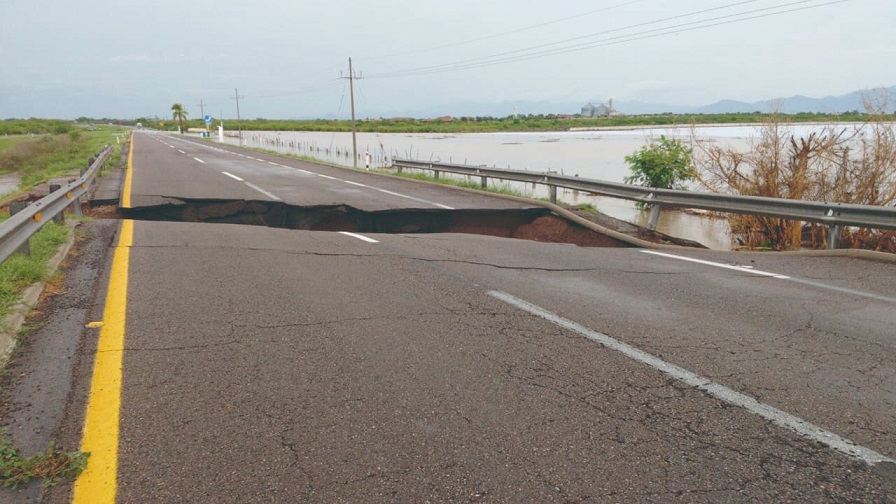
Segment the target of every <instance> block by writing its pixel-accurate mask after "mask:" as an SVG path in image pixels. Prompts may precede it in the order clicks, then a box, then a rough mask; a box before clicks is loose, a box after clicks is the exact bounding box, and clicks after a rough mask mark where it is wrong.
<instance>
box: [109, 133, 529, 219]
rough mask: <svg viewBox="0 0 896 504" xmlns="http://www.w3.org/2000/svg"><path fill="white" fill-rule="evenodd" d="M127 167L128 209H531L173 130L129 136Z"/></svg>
mask: <svg viewBox="0 0 896 504" xmlns="http://www.w3.org/2000/svg"><path fill="white" fill-rule="evenodd" d="M133 164H134V166H135V167H136V169H135V170H134V175H133V182H132V189H131V196H130V203H129V204H125V205H124V206H125V207H128V208H141V207H146V206H156V205H160V204H165V203H167V202H170V201H172V200H176V199H180V200H191V199H192V200H214V199H233V200H258V201H283V202H284V203H289V204H294V205H301V206H306V207H319V206H332V205H348V206H352V207H354V208H357V209H359V210H364V211H380V210H394V209H427V210H431V209H442V210H452V209H477V210H481V209H496V210H499V209H518V208H531V205H525V204H521V203H516V202H511V201H508V200H504V199H499V198H493V197H488V196H477V195H472V194H464V193H461V192H458V191H453V190H450V189H446V188H444V187H439V186H422V185H420V184H417V183H414V182H411V181H407V180H400V179H394V178H390V177H378V176H375V175H371V174H369V173H364V172H357V171H350V170H345V169H341V168H334V167H329V166H324V165H320V164H315V163H309V162H305V161H301V160H297V159H288V158H284V157H280V156H273V155H269V154H264V153H260V152H256V151H251V150H245V149H238V148H233V147H227V146H221V145H220V144H213V143H208V142H199V141H196V140H186V139H182V138H178V137H176V136H171V135H149V134H137V135H135V143H134V159H133Z"/></svg>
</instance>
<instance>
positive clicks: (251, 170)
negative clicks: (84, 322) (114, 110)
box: [48, 135, 896, 503]
mask: <svg viewBox="0 0 896 504" xmlns="http://www.w3.org/2000/svg"><path fill="white" fill-rule="evenodd" d="M137 139H138V140H137V143H136V144H135V147H134V150H135V152H134V167H135V168H134V175H133V181H132V182H133V198H132V204H134V205H140V204H150V205H151V204H154V202H158V201H159V198H172V197H177V198H185V197H190V198H210V197H216V198H222V197H226V198H258V197H259V194H260V193H259V191H257V190H256V189H255V188H253V187H251V186H249V185H246V184H241V183H240V181H238V180H236V179H235V178H233V177H231V176H228V175H226V174H224V175H222V172H227V173H229V174H230V175H235V176H237V177H239V178H241V179H243V180H244V181H253V182H252V184H254V185H256V186H258V187H259V188H261V189H262V190H264V191H267V192H269V193H271V194H272V195H274V196H276V197H279V198H283V199H284V200H286V199H289V200H290V201H293V202H295V203H297V204H311V203H308V202H309V201H314V202H317V203H321V202H323V201H330V202H332V201H343V200H345V201H347V200H349V199H350V198H351V201H352V205H358V206H359V207H365V208H384V207H396V206H401V205H405V206H407V205H420V206H423V205H427V204H431V203H436V204H441V205H445V206H451V207H453V208H492V207H499V206H500V205H513V203H507V202H504V201H503V200H495V199H494V198H490V197H488V196H475V197H470V198H469V199H468V198H467V197H466V196H465V195H462V194H461V193H456V192H453V191H445V190H444V189H441V188H423V189H417V187H418V185H417V184H412V183H404V182H403V181H392V180H387V179H382V178H376V179H373V178H368V177H366V174H364V173H359V172H350V171H345V170H339V169H335V168H327V167H318V166H314V165H309V166H308V168H307V170H306V171H309V172H312V173H322V174H324V175H326V176H327V177H333V179H330V178H326V177H321V176H320V175H313V174H311V175H309V174H305V173H302V172H299V173H298V174H296V173H294V172H295V171H296V168H297V167H298V168H300V169H306V168H302V166H305V165H293V163H299V162H297V161H292V160H289V161H283V160H279V161H278V159H279V158H274V157H271V158H270V160H268V159H267V158H266V157H263V156H259V155H256V154H254V153H251V152H243V153H242V154H243V156H250V157H253V158H260V159H264V161H263V162H262V161H257V160H255V159H247V158H244V157H242V156H239V155H236V154H232V153H225V152H220V151H215V150H212V149H210V148H208V147H203V146H196V147H190V146H189V145H188V142H186V141H182V140H179V139H173V138H171V137H163V138H160V139H159V140H160V141H156V140H152V139H151V138H150V137H148V136H142V135H138V136H137ZM162 141H163V142H162ZM165 143H167V144H170V145H173V146H174V147H173V148H172V147H168V146H166V145H165ZM191 148H194V149H197V150H196V151H191V150H189V149H191ZM179 150H183V151H184V152H185V153H184V154H180V153H179ZM206 151H207V153H205V154H199V153H200V152H206ZM169 156H170V157H169ZM176 156H180V157H179V158H178V157H176ZM195 158H198V159H201V160H202V163H199V162H196V161H195ZM172 159H180V161H173V160H172ZM190 159H194V161H192V162H191V161H190ZM268 161H271V162H275V163H279V164H284V165H290V167H289V168H284V167H281V166H274V165H271V164H269V162H268ZM262 164H264V165H267V166H264V167H262V166H261V165H262ZM268 167H270V168H268ZM241 170H242V171H241ZM262 171H263V172H264V174H263V175H259V173H261V172H262ZM215 174H217V178H216V176H215ZM256 177H257V178H256ZM347 180H351V181H353V182H355V183H361V184H364V185H365V186H367V187H360V186H354V185H353V184H349V183H347V182H346V181H347ZM198 181H202V183H201V184H197V183H195V182H198ZM393 183H394V184H396V185H395V186H392V185H388V186H387V185H385V184H393ZM197 186H199V187H197ZM373 186H376V187H377V188H379V189H384V190H387V191H390V192H394V193H398V194H402V195H404V196H409V197H399V196H392V195H390V194H388V193H383V192H381V191H378V190H376V189H371V187H373ZM399 186H400V187H399ZM443 193H444V194H443ZM215 194H217V196H215ZM225 194H226V196H225ZM371 196H375V197H374V198H372V199H374V200H375V201H367V202H365V199H367V198H370V197H371ZM387 196H388V198H387ZM261 197H265V196H264V194H261ZM313 198H317V199H313ZM393 198H394V199H393ZM345 201H343V203H345ZM122 229H123V230H124V231H123V232H121V233H120V234H121V236H120V237H119V238H120V239H121V240H123V242H119V243H121V246H119V247H116V248H114V249H113V250H111V251H110V252H111V253H110V266H109V270H110V274H109V276H110V281H109V284H110V285H111V287H112V288H111V289H99V290H98V291H97V296H98V297H97V299H96V300H95V301H94V304H95V305H96V306H102V305H103V304H105V305H106V309H105V314H103V315H102V320H103V322H104V324H105V325H104V327H103V328H102V329H88V330H86V331H85V334H84V335H83V340H84V343H83V345H84V346H83V355H84V357H85V358H84V361H83V363H82V369H81V370H80V371H79V372H76V373H75V377H76V381H77V383H76V384H75V386H74V387H73V390H74V391H75V392H74V397H73V398H72V399H71V404H70V408H69V411H70V414H69V415H68V417H67V418H66V422H67V425H69V430H70V431H72V432H79V431H80V426H81V425H83V422H84V421H85V420H84V416H82V415H81V414H80V413H81V412H82V411H83V410H84V409H85V407H86V410H87V412H86V417H87V418H88V419H90V418H91V415H92V414H93V413H95V412H96V411H99V412H100V413H101V414H100V415H99V416H98V417H94V418H101V419H103V421H106V423H109V422H108V420H109V419H110V418H113V419H116V420H118V421H117V422H114V423H115V427H116V429H114V430H108V429H106V427H108V425H107V426H105V427H103V428H101V429H93V428H91V427H88V428H87V430H88V431H89V432H93V433H96V432H104V433H107V434H106V435H105V437H106V438H109V436H108V433H110V432H112V433H114V441H115V442H116V443H117V444H116V443H113V444H114V445H115V446H114V447H113V449H112V450H111V459H110V454H109V453H104V452H103V450H104V449H105V448H104V447H108V446H109V445H108V443H106V444H104V443H103V442H100V443H99V444H95V445H91V446H94V447H95V448H93V449H92V450H91V451H92V454H91V461H90V464H91V465H90V466H89V470H88V473H85V477H82V479H85V480H90V481H92V482H94V483H97V482H98V484H97V485H95V486H88V484H89V483H83V487H82V490H83V488H90V489H93V490H91V492H95V493H83V492H82V493H81V495H80V498H81V499H85V500H80V501H78V500H76V502H101V501H102V499H104V498H110V496H111V497H114V498H116V499H117V501H118V502H138V503H139V502H670V501H676V502H757V501H759V502H796V501H799V502H894V501H896V465H894V464H893V462H892V460H893V459H894V458H896V436H894V432H896V365H894V364H896V352H894V350H896V310H894V308H896V281H894V280H893V279H894V278H896V264H894V263H884V262H873V261H868V260H863V259H855V258H833V257H806V256H799V255H777V254H774V255H773V254H743V253H737V254H728V253H718V252H715V253H707V252H697V251H681V252H667V251H663V252H662V255H660V254H657V253H655V252H652V251H645V250H640V249H608V248H585V247H577V246H572V245H562V244H548V243H537V242H530V241H520V240H512V239H506V238H495V237H488V236H477V235H465V234H431V235H374V234H368V235H359V234H344V233H330V232H314V231H294V230H284V229H269V228H263V227H253V226H242V225H224V224H202V223H176V222H150V221H127V222H125V223H123V224H122ZM122 258H124V261H125V264H126V265H127V268H126V269H125V271H124V274H123V275H122V270H121V268H120V266H121V264H122ZM694 260H696V261H698V262H695V261H694ZM122 293H123V294H122ZM110 299H112V300H113V301H114V299H118V300H119V301H121V300H125V301H126V304H125V305H121V304H120V303H119V304H116V303H115V302H112V303H110V301H109V300H110ZM116 314H118V315H116ZM117 316H120V319H121V321H122V327H123V328H124V329H123V331H122V334H121V335H120V336H121V338H122V339H120V340H115V339H114V338H115V335H114V332H115V331H114V327H115V325H116V320H117V318H116V317H117ZM110 341H112V342H113V343H112V344H110V343H109V342H110ZM116 341H117V343H115V342H116ZM116 345H117V346H116ZM122 349H123V351H122ZM116 355H117V356H119V357H120V358H121V363H120V365H119V366H117V367H116V365H114V362H113V365H112V366H111V367H110V368H108V369H111V371H109V372H108V373H107V374H103V373H100V374H99V375H97V374H93V375H91V373H90V372H89V369H92V366H93V361H94V358H96V361H97V362H107V359H110V358H114V356H116ZM100 367H101V366H100ZM116 369H117V370H118V371H117V372H120V385H117V384H116V383H117V382H116V380H115V373H116ZM110 377H111V379H109V378H110ZM117 387H120V388H119V390H120V406H119V405H117V404H116V403H115V402H114V401H107V400H103V401H90V404H88V397H91V398H92V397H108V396H103V395H102V394H105V393H108V392H109V391H110V390H112V391H114V390H115V389H116V388H117ZM98 388H99V389H100V392H97V390H98ZM88 390H92V392H91V395H90V396H88V394H87V391H88ZM110 404H111V405H112V406H114V407H110ZM97 408H99V409H97ZM88 424H90V420H88ZM100 437H103V436H100ZM106 441H108V439H106ZM87 448H89V447H87ZM110 460H111V462H110ZM88 474H89V476H87V475H88ZM78 485H79V486H82V481H79V482H78ZM97 489H98V490H97ZM82 490H79V492H81V491H82ZM84 491H85V492H86V490H84ZM110 491H111V494H110V493H109V492H110ZM68 498H69V496H68V493H67V488H66V487H63V488H62V490H60V491H55V492H53V493H52V494H51V495H50V496H49V497H48V500H49V501H51V502H65V501H67V500H68ZM77 498H78V497H76V499H77Z"/></svg>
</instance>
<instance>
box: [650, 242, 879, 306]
mask: <svg viewBox="0 0 896 504" xmlns="http://www.w3.org/2000/svg"><path fill="white" fill-rule="evenodd" d="M641 252H644V253H645V254H652V255H657V256H662V257H668V258H670V259H679V260H681V261H688V262H693V263H697V264H703V265H706V266H714V267H716V268H725V269H731V270H735V271H740V272H743V273H753V274H754V275H760V276H766V277H771V278H777V279H779V280H788V281H790V282H794V283H798V284H803V285H808V286H810V287H815V288H817V289H825V290H832V291H836V292H842V293H844V294H847V295H850V296H858V297H864V298H868V299H875V300H877V301H883V302H885V303H893V304H896V298H894V297H887V296H883V295H880V294H874V293H872V292H864V291H859V290H855V289H850V288H847V287H838V286H836V285H828V284H823V283H820V282H813V281H812V280H806V279H803V278H793V277H789V276H787V275H779V274H777V273H769V272H767V271H759V270H755V269H753V267H752V266H731V265H729V264H722V263H715V262H711V261H703V260H701V259H693V258H691V257H684V256H678V255H673V254H664V253H662V252H656V251H653V250H642V251H641Z"/></svg>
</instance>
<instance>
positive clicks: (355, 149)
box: [343, 58, 359, 168]
mask: <svg viewBox="0 0 896 504" xmlns="http://www.w3.org/2000/svg"><path fill="white" fill-rule="evenodd" d="M343 78H347V79H348V89H349V96H350V97H351V102H352V166H354V167H355V168H357V167H358V133H357V129H356V128H355V79H358V78H359V77H355V74H354V73H353V71H352V59H351V58H349V59H348V77H343Z"/></svg>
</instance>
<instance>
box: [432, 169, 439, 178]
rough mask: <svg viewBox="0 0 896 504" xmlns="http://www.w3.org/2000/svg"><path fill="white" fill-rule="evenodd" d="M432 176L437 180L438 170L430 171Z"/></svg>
mask: <svg viewBox="0 0 896 504" xmlns="http://www.w3.org/2000/svg"><path fill="white" fill-rule="evenodd" d="M432 178H434V179H436V180H439V170H433V171H432Z"/></svg>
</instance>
